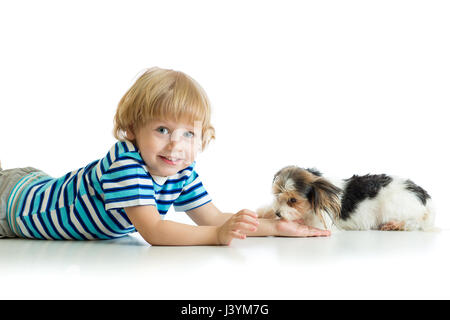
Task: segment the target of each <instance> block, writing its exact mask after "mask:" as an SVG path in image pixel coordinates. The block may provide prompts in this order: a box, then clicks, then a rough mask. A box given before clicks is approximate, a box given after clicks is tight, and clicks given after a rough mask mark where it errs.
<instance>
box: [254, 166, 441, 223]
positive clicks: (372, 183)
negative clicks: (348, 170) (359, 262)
mask: <svg viewBox="0 0 450 320" xmlns="http://www.w3.org/2000/svg"><path fill="white" fill-rule="evenodd" d="M272 192H273V194H274V201H273V203H272V204H271V205H269V206H266V207H263V208H260V209H258V210H257V213H258V216H259V217H261V218H275V219H276V218H282V219H286V220H303V222H304V223H305V224H307V225H310V226H313V227H316V228H325V229H330V228H331V227H332V226H333V225H334V226H335V227H337V228H338V229H343V230H371V229H374V230H424V231H430V230H432V229H433V224H434V217H435V213H434V209H433V205H432V202H431V197H430V195H429V194H428V193H427V192H426V191H425V190H424V189H423V188H421V187H419V186H418V185H416V184H415V183H414V182H412V181H411V180H407V179H402V178H399V177H394V176H388V175H385V174H378V175H369V174H368V175H365V176H357V175H354V176H353V177H351V178H349V179H345V180H336V181H332V180H331V179H326V178H324V177H322V174H321V173H320V172H319V171H317V170H316V169H302V168H299V167H296V166H288V167H285V168H283V169H281V170H280V171H278V172H277V173H276V174H275V177H274V179H273V183H272Z"/></svg>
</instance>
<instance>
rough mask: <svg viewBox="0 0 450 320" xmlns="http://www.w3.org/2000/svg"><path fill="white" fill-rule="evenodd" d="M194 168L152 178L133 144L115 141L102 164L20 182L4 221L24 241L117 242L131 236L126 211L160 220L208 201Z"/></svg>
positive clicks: (12, 194) (37, 173)
mask: <svg viewBox="0 0 450 320" xmlns="http://www.w3.org/2000/svg"><path fill="white" fill-rule="evenodd" d="M194 166H195V162H194V163H192V164H191V165H190V166H189V167H187V168H185V169H183V170H181V171H179V172H177V173H176V174H175V175H173V176H170V177H152V175H151V174H150V173H149V171H148V168H147V166H146V165H145V162H144V161H143V160H142V157H141V155H140V153H139V150H138V149H137V148H136V147H135V146H134V145H133V143H131V142H129V141H123V142H122V141H119V142H117V143H116V144H115V145H114V146H113V147H112V148H111V149H110V151H109V152H108V154H107V155H106V157H104V158H103V159H100V160H96V161H93V162H91V163H90V164H88V165H87V166H86V167H84V168H80V169H78V170H75V171H72V172H69V173H67V174H66V175H64V176H63V177H61V178H57V179H55V178H52V177H50V176H48V175H46V174H45V173H43V172H33V173H31V174H29V175H27V176H25V177H24V178H22V179H21V180H20V181H19V182H18V183H17V184H16V185H15V187H14V188H13V191H12V192H11V195H10V196H9V199H8V204H7V217H8V222H9V225H10V227H11V229H12V230H13V232H14V233H15V234H16V235H17V236H19V237H24V238H38V239H76V240H93V239H112V238H117V237H121V236H124V235H126V234H127V233H130V232H134V231H136V229H135V228H134V226H133V225H132V224H131V221H130V220H129V219H128V217H127V215H126V213H125V210H124V208H126V207H131V206H143V205H153V206H156V207H157V209H158V212H159V214H160V217H161V218H164V215H165V214H166V213H167V211H168V210H169V208H170V207H171V205H172V204H173V205H174V209H175V211H188V210H192V209H195V208H197V207H200V206H202V205H204V204H206V203H208V202H210V201H211V198H210V197H209V194H208V193H207V192H206V190H205V188H204V187H203V184H202V182H201V181H200V178H199V176H198V174H197V173H196V172H195V171H194Z"/></svg>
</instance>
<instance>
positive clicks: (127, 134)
mask: <svg viewBox="0 0 450 320" xmlns="http://www.w3.org/2000/svg"><path fill="white" fill-rule="evenodd" d="M125 137H126V138H127V140H129V141H135V140H136V135H135V134H134V132H133V129H132V128H128V129H127V131H125Z"/></svg>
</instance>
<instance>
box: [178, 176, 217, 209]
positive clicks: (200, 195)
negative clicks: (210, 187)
mask: <svg viewBox="0 0 450 320" xmlns="http://www.w3.org/2000/svg"><path fill="white" fill-rule="evenodd" d="M210 201H211V197H210V196H209V194H208V192H206V190H205V187H204V186H203V183H202V182H201V180H200V177H199V176H198V174H197V172H195V171H192V174H191V175H190V176H189V178H188V179H187V180H186V184H185V185H184V187H183V190H182V191H181V193H180V196H179V197H178V198H177V199H176V200H175V202H174V203H173V207H174V209H175V211H177V212H179V211H183V212H186V211H189V210H193V209H196V208H198V207H201V206H203V205H205V204H207V203H208V202H210Z"/></svg>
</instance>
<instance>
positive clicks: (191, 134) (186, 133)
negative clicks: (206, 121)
mask: <svg viewBox="0 0 450 320" xmlns="http://www.w3.org/2000/svg"><path fill="white" fill-rule="evenodd" d="M184 136H185V137H186V138H192V137H193V136H194V133H193V132H192V131H186V132H185V133H184Z"/></svg>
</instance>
